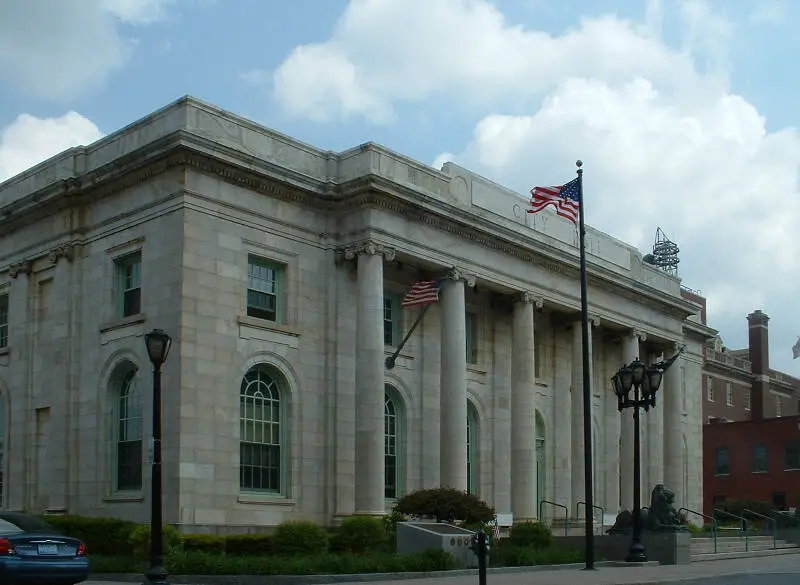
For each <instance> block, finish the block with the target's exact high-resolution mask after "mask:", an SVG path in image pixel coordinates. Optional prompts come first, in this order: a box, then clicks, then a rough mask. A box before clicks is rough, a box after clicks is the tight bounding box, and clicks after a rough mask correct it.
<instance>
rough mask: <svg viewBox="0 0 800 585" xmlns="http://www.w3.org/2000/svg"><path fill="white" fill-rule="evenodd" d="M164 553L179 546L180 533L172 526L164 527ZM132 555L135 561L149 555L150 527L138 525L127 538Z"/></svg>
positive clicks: (166, 525)
mask: <svg viewBox="0 0 800 585" xmlns="http://www.w3.org/2000/svg"><path fill="white" fill-rule="evenodd" d="M163 530H164V532H163V535H164V541H163V542H164V551H165V552H170V551H173V550H176V549H179V548H180V546H181V539H182V537H181V533H180V532H179V531H178V529H177V528H175V527H174V526H169V525H168V524H165V525H164V529H163ZM128 542H129V543H130V545H131V549H132V550H133V554H134V556H135V557H136V558H137V559H146V558H147V557H148V555H149V554H150V525H149V524H139V525H138V526H137V527H136V528H134V529H133V530H132V531H131V534H130V536H129V537H128Z"/></svg>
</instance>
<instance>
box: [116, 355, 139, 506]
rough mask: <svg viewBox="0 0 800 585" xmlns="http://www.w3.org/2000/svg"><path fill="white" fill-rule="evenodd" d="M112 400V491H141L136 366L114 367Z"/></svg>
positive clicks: (122, 365) (127, 363)
mask: <svg viewBox="0 0 800 585" xmlns="http://www.w3.org/2000/svg"><path fill="white" fill-rule="evenodd" d="M111 385H112V397H113V398H114V402H115V404H114V421H115V430H114V443H115V449H114V490H115V491H117V492H130V491H139V490H141V489H142V390H141V388H140V385H139V376H138V370H137V369H136V366H134V365H133V364H131V363H130V362H126V363H125V364H121V365H120V366H117V369H116V370H115V372H114V374H113V375H112V377H111Z"/></svg>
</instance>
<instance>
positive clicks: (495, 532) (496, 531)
mask: <svg viewBox="0 0 800 585" xmlns="http://www.w3.org/2000/svg"><path fill="white" fill-rule="evenodd" d="M492 538H493V539H494V541H495V542H499V541H500V525H499V524H498V523H497V522H495V523H494V524H492Z"/></svg>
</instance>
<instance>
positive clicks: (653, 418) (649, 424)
mask: <svg viewBox="0 0 800 585" xmlns="http://www.w3.org/2000/svg"><path fill="white" fill-rule="evenodd" d="M659 358H660V355H656V354H651V355H650V359H649V361H648V362H647V364H648V365H650V364H654V363H656V362H657V361H659ZM660 390H663V388H661V389H660ZM659 394H661V392H660V391H659ZM662 398H663V395H661V396H659V395H656V407H655V408H651V409H650V411H649V412H647V413H645V415H644V422H645V425H644V427H645V436H646V437H647V484H646V485H643V486H642V498H643V499H642V501H643V502H649V501H650V494H651V492H652V490H653V488H654V487H655V486H656V485H658V484H659V483H664V403H663V400H662Z"/></svg>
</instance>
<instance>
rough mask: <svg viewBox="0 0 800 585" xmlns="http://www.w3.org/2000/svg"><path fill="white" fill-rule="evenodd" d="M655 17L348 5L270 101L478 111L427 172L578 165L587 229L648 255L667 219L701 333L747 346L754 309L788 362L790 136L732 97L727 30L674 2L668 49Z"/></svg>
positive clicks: (341, 108)
mask: <svg viewBox="0 0 800 585" xmlns="http://www.w3.org/2000/svg"><path fill="white" fill-rule="evenodd" d="M667 6H669V9H670V10H674V9H675V5H674V4H672V3H668V5H667V4H665V5H664V6H662V5H661V3H660V2H658V1H655V0H652V1H650V2H648V3H647V10H646V11H645V16H644V22H643V23H633V22H629V21H625V20H622V19H620V18H618V17H612V16H606V17H600V18H594V19H584V20H582V21H581V22H580V23H579V24H578V26H577V27H575V28H573V29H570V30H567V31H566V32H564V33H562V34H551V33H549V32H545V31H541V30H536V28H535V23H533V26H530V27H523V26H518V25H514V24H511V23H509V22H508V21H507V20H506V19H505V18H504V16H503V14H502V13H501V12H500V11H499V10H498V8H496V7H495V6H494V5H492V4H490V3H489V2H488V1H486V0H438V1H437V0H413V1H412V0H351V2H350V4H349V6H348V8H347V9H346V11H345V12H344V14H343V15H342V17H341V18H340V20H339V21H338V23H337V25H336V27H335V30H334V31H333V34H332V36H331V38H330V39H329V40H328V41H326V42H324V43H320V44H316V45H306V46H300V47H297V48H295V50H294V51H292V52H291V53H290V54H289V55H288V57H287V58H286V60H285V61H284V62H283V63H282V64H281V65H280V66H279V67H278V68H277V70H276V71H274V74H273V77H272V82H273V90H274V95H275V97H276V99H277V100H278V101H279V102H280V103H281V104H283V106H284V107H285V108H287V110H288V111H289V112H291V113H293V114H295V115H298V116H306V117H311V118H313V119H315V120H325V119H330V120H336V119H341V118H343V117H348V116H363V117H365V118H367V119H368V120H371V121H373V122H379V123H382V122H387V121H391V120H392V116H393V115H394V116H397V115H398V114H397V111H396V110H395V108H396V107H397V106H399V105H402V104H413V105H414V107H417V106H419V107H422V106H424V107H427V108H429V109H433V111H436V108H437V107H442V108H448V109H451V110H452V109H453V108H461V109H462V110H463V111H465V112H469V113H470V114H471V115H473V116H474V115H476V114H477V116H478V118H479V122H478V123H477V125H476V126H475V128H474V132H473V137H472V139H471V140H470V141H469V143H468V144H465V145H464V146H463V148H462V149H459V150H460V153H459V154H455V155H453V154H449V153H444V154H442V155H440V156H438V157H437V158H436V161H435V164H436V166H440V165H441V163H442V162H444V161H445V160H456V161H457V162H459V163H460V164H463V165H464V166H467V167H469V168H473V169H475V170H477V171H479V172H483V173H484V174H486V175H488V176H490V177H491V178H493V179H495V180H497V181H499V182H501V183H504V184H507V185H510V186H512V187H514V188H516V189H518V190H519V191H520V192H526V191H527V190H528V189H529V188H530V187H531V186H532V185H533V184H558V182H562V181H565V180H568V179H569V178H570V177H571V176H572V173H573V172H574V166H573V164H574V161H575V160H576V159H578V158H581V159H583V160H584V161H585V163H586V166H585V169H586V173H585V178H586V183H585V184H586V197H587V203H586V206H587V213H588V221H589V223H590V224H591V225H594V226H596V227H598V228H600V229H602V230H604V231H607V232H609V233H611V234H613V235H615V236H617V237H620V238H621V239H623V240H626V241H628V242H630V243H632V244H634V245H637V246H639V247H640V249H642V250H643V251H648V250H649V248H650V246H651V245H652V237H653V236H654V234H655V229H656V226H658V225H660V226H662V227H663V228H664V229H665V230H666V231H667V233H668V234H669V235H670V236H671V237H672V238H673V239H674V240H675V241H676V242H677V243H678V244H679V245H680V247H681V259H682V263H681V266H680V272H681V275H682V276H683V278H684V281H685V283H686V284H687V285H688V286H691V287H693V288H697V289H702V290H704V291H706V294H707V295H708V299H709V315H710V318H711V319H712V323H711V324H712V325H713V326H715V327H718V328H720V329H721V330H722V333H723V335H724V336H725V337H726V339H729V340H733V341H735V342H736V344H739V345H744V344H746V332H747V329H746V321H745V316H746V314H747V313H749V312H750V311H752V310H754V309H756V308H760V309H763V310H764V311H765V312H767V313H768V314H770V315H771V316H772V321H771V323H770V325H771V336H772V346H773V356H774V358H773V359H774V363H775V364H776V365H778V366H779V367H784V368H788V367H791V366H792V365H794V364H793V362H792V361H791V360H790V359H789V357H788V356H789V355H790V352H789V349H790V347H791V345H792V343H794V340H795V338H796V336H797V334H800V324H798V322H797V319H796V310H795V304H796V298H797V296H798V285H797V283H798V282H800V263H798V261H797V260H796V253H795V250H796V246H795V245H794V244H793V241H794V235H793V234H794V233H795V232H796V230H797V226H798V225H800V185H798V176H799V171H800V134H798V132H797V131H796V130H794V129H785V130H783V131H780V132H768V131H767V130H766V127H765V121H764V119H763V117H762V116H761V115H760V114H759V112H758V110H757V109H756V108H755V107H754V106H753V105H752V104H751V103H749V102H748V101H747V100H746V99H745V98H744V97H742V96H740V95H736V94H733V93H731V92H730V90H729V89H728V84H727V77H728V74H729V72H730V68H731V65H730V63H729V53H728V43H729V42H730V40H731V38H732V35H733V33H734V26H733V24H732V23H731V22H729V21H728V20H727V19H726V18H725V17H724V16H722V15H720V14H718V13H716V12H714V11H712V10H710V9H709V7H708V5H707V4H706V3H704V2H701V1H699V0H686V1H684V2H682V3H681V4H679V5H678V10H677V15H678V16H679V17H680V18H682V20H683V23H684V33H685V34H684V39H683V44H682V46H681V47H680V48H672V47H669V46H667V45H665V44H664V42H663V41H662V39H661V37H660V32H659V30H660V22H661V21H662V18H664V16H665V15H664V14H663V12H664V11H665V10H667ZM559 168H560V169H562V170H561V171H558V170H557V169H559Z"/></svg>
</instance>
